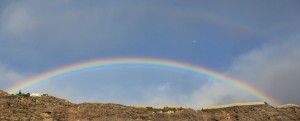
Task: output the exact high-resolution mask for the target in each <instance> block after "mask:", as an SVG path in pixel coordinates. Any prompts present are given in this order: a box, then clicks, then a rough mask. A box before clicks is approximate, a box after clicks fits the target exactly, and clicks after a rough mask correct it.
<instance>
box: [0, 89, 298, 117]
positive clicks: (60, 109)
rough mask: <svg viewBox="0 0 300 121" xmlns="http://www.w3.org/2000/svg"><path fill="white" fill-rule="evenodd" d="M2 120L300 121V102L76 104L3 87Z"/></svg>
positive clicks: (0, 92) (0, 115)
mask: <svg viewBox="0 0 300 121" xmlns="http://www.w3.org/2000/svg"><path fill="white" fill-rule="evenodd" d="M0 120H1V121H11V120H13V121H29V120H30V121H43V120H44V121H55V120H56V121H64V120H69V121H75V120H76V121H99V120H107V121H112V120H113V121H117V120H119V121H121V120H122V121H123V120H125V121H126V120H128V121H129V120H130V121H131V120H155V121H176V120H178V121H202V120H203V121H267V120H268V121H269V120H271V121H300V108H299V107H297V106H296V105H287V106H282V107H281V108H275V107H272V106H269V105H256V106H235V107H228V108H221V109H210V110H193V109H189V108H176V109H175V108H164V109H155V108H151V107H147V108H137V107H131V106H124V105H119V104H110V103H108V104H103V103H82V104H73V103H70V102H68V101H67V100H64V99H59V98H56V97H53V96H47V95H44V96H41V97H30V96H28V95H10V94H8V93H6V92H4V91H0Z"/></svg>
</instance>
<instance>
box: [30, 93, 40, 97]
mask: <svg viewBox="0 0 300 121" xmlns="http://www.w3.org/2000/svg"><path fill="white" fill-rule="evenodd" d="M30 97H41V94H38V93H30Z"/></svg>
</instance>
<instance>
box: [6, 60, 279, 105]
mask: <svg viewBox="0 0 300 121" xmlns="http://www.w3.org/2000/svg"><path fill="white" fill-rule="evenodd" d="M139 65H140V66H147V67H159V68H167V69H173V70H174V69H175V70H181V71H187V72H189V73H191V72H192V73H197V74H200V75H201V76H205V77H208V78H211V79H214V80H218V81H222V82H225V83H227V84H229V85H232V86H234V87H237V88H239V89H241V90H243V91H245V92H247V93H249V94H252V95H253V96H255V97H257V98H258V99H260V100H261V101H265V102H267V103H268V104H270V105H279V104H280V103H279V102H278V101H276V100H275V99H272V98H271V97H270V96H268V95H266V94H264V93H263V92H261V91H259V90H257V89H255V88H253V87H251V86H249V85H247V84H245V83H242V82H241V81H238V80H236V79H233V78H230V77H227V76H225V75H222V74H219V73H217V72H214V71H212V70H209V69H206V68H203V67H199V66H194V65H189V64H184V63H180V62H175V61H170V60H160V59H150V58H113V59H100V60H93V61H88V62H83V63H78V64H73V65H70V66H65V67H62V68H58V69H55V70H52V71H49V72H46V73H43V74H40V75H37V76H34V77H32V78H30V79H28V80H24V81H22V83H19V84H17V85H14V86H12V87H10V88H9V89H8V92H10V93H15V92H17V91H18V90H22V89H25V88H29V87H30V86H32V85H35V84H37V83H41V82H43V81H46V80H51V79H55V78H58V77H62V76H64V75H68V74H73V73H77V72H80V71H87V70H94V69H99V68H100V69H101V68H111V67H120V66H121V67H122V66H139Z"/></svg>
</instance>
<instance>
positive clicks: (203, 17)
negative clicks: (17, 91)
mask: <svg viewBox="0 0 300 121" xmlns="http://www.w3.org/2000/svg"><path fill="white" fill-rule="evenodd" d="M299 5H300V2H299V1H298V0H264V1H261V0H247V1H239V0H227V1H221V0H217V1H209V0H190V1H180V0H172V1H160V0H152V1H142V0H140V1H133V0H126V1H116V0H110V1H104V0H91V1H80V0H52V1H35V0H28V1H18V0H10V1H0V89H2V90H7V89H9V88H10V87H12V86H13V85H17V84H19V83H21V82H24V80H27V79H29V78H31V77H34V76H36V75H39V74H42V73H45V72H48V71H51V70H53V69H57V68H61V67H65V66H67V65H72V64H75V63H81V62H85V61H91V60H96V59H100V60H101V59H109V58H153V59H163V60H171V61H176V62H180V63H186V64H190V65H194V66H201V67H205V68H208V69H211V70H214V71H216V72H218V73H220V74H224V75H226V76H229V77H232V78H235V79H237V80H240V81H241V82H243V83H245V84H248V85H250V86H251V87H254V88H256V89H258V90H260V91H261V92H263V93H265V94H266V95H268V96H270V97H272V98H274V99H276V100H278V101H280V102H281V103H282V104H285V103H295V104H300V97H299V96H295V95H298V94H297V93H298V92H300V88H299V85H300V80H299V78H300V63H299V62H300V53H299V52H300V34H299V33H300V24H299V21H300V15H299V12H300V8H299ZM23 92H36V93H48V94H50V95H54V96H57V97H61V98H65V99H68V100H70V101H71V102H74V103H81V102H104V103H106V102H111V103H120V104H125V105H134V104H142V105H183V106H187V107H193V108H199V107H201V106H207V105H220V104H227V103H236V102H249V101H260V100H259V99H257V98H256V97H255V96H253V95H251V94H249V93H247V92H245V91H243V90H240V89H238V88H236V87H234V86H231V85H228V84H226V83H224V82H220V81H216V80H213V79H209V78H202V77H201V76H199V75H194V74H188V73H181V72H178V71H172V70H162V69H154V68H130V67H128V68H122V67H120V68H111V69H103V70H95V71H88V72H85V73H80V74H73V75H69V76H66V77H62V78H58V79H54V80H51V81H47V82H42V83H39V84H37V85H33V86H31V87H29V88H26V89H25V90H23Z"/></svg>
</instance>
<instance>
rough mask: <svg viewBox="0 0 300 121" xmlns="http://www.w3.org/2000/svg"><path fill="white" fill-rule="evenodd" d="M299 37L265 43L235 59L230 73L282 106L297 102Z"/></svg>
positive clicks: (299, 83) (299, 71) (299, 56)
mask: <svg viewBox="0 0 300 121" xmlns="http://www.w3.org/2000/svg"><path fill="white" fill-rule="evenodd" d="M299 40H300V38H299V36H292V37H290V38H287V39H286V40H285V41H282V42H276V43H270V44H266V45H265V46H263V47H262V48H260V49H255V50H253V51H251V52H249V53H247V54H244V55H242V56H241V57H239V58H237V60H236V61H235V62H234V64H233V66H232V68H231V70H230V71H229V73H231V74H232V75H234V76H235V77H237V78H239V79H241V80H244V81H245V83H248V84H250V85H252V86H254V87H256V88H258V89H260V90H262V91H264V92H266V93H267V94H268V95H270V96H271V97H273V98H274V99H277V100H279V101H281V102H283V103H298V104H299V103H300V97H299V96H295V95H297V93H298V92H299V91H300V88H298V86H299V85H300V63H299V62H300V53H299V52H300V41H299Z"/></svg>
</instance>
